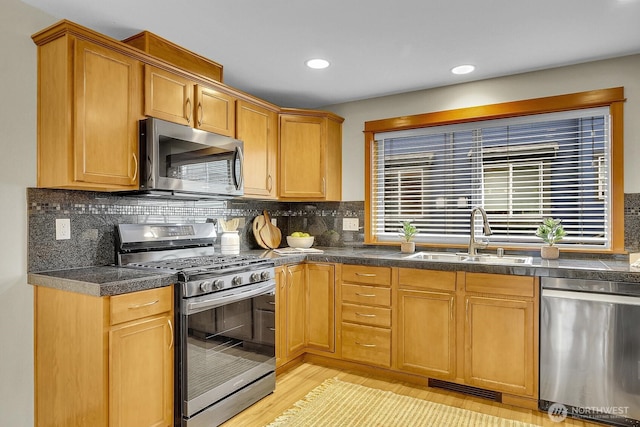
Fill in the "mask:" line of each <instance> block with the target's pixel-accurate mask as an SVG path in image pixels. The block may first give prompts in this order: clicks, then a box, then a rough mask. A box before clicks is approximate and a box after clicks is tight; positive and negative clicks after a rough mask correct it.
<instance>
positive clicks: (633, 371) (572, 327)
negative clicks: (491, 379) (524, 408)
mask: <svg viewBox="0 0 640 427" xmlns="http://www.w3.org/2000/svg"><path fill="white" fill-rule="evenodd" d="M541 285H542V298H541V304H540V400H539V407H540V409H541V410H544V411H549V416H550V417H553V416H559V417H565V416H570V417H575V418H583V419H590V420H594V421H598V422H602V423H606V424H611V425H618V426H639V425H640V421H639V420H640V283H625V282H608V281H599V280H582V279H560V278H548V277H544V278H542V279H541ZM552 419H554V418H552ZM556 420H557V419H556Z"/></svg>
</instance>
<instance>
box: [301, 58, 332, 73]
mask: <svg viewBox="0 0 640 427" xmlns="http://www.w3.org/2000/svg"><path fill="white" fill-rule="evenodd" d="M305 64H307V67H309V68H313V69H316V70H321V69H323V68H327V67H328V66H329V61H327V60H326V59H320V58H314V59H310V60H308V61H307V62H305Z"/></svg>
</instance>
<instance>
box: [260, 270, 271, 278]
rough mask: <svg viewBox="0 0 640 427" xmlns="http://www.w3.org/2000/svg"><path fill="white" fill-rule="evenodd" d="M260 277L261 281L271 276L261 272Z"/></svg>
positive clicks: (266, 272)
mask: <svg viewBox="0 0 640 427" xmlns="http://www.w3.org/2000/svg"><path fill="white" fill-rule="evenodd" d="M260 277H262V280H267V279H269V278H270V277H271V274H269V272H268V271H263V272H262V274H261V275H260Z"/></svg>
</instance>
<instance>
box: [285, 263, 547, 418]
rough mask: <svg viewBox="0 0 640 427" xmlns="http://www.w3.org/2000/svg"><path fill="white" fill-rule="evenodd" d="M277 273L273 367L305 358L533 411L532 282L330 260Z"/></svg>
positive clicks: (534, 327) (535, 290) (534, 286)
mask: <svg viewBox="0 0 640 427" xmlns="http://www.w3.org/2000/svg"><path fill="white" fill-rule="evenodd" d="M277 271H278V273H277V276H276V277H277V286H278V287H277V292H278V295H277V309H276V317H277V318H278V320H277V325H278V327H277V329H276V342H277V346H276V356H277V357H276V358H277V362H276V363H277V366H282V365H283V364H285V363H287V362H289V361H291V360H292V359H295V358H297V357H298V356H300V355H302V354H303V353H305V352H309V353H313V354H316V355H326V356H328V357H331V358H333V359H342V360H345V361H351V362H356V363H360V364H365V365H370V366H375V367H378V368H386V369H388V370H393V371H400V372H406V373H409V374H412V375H419V376H422V377H428V378H436V379H441V380H444V381H448V382H451V383H455V384H457V385H458V386H457V387H459V386H460V385H462V386H473V387H479V388H483V389H487V390H491V391H495V392H499V393H502V399H503V402H505V403H511V404H514V405H518V406H524V407H528V408H531V407H535V405H536V402H537V393H538V355H537V352H538V316H539V315H538V307H539V289H538V280H537V279H536V278H534V277H526V276H512V275H504V274H485V273H473V272H455V271H437V270H423V269H413V268H391V267H374V266H364V265H348V264H343V265H335V264H328V263H327V264H325V263H305V264H299V265H290V266H284V267H279V268H278V269H277ZM336 272H337V273H338V274H336ZM336 276H337V277H338V278H339V280H337V283H336ZM336 286H337V287H336ZM336 303H337V306H336ZM336 322H337V323H336Z"/></svg>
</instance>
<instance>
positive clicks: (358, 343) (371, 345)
mask: <svg viewBox="0 0 640 427" xmlns="http://www.w3.org/2000/svg"><path fill="white" fill-rule="evenodd" d="M356 344H357V345H359V346H361V347H367V348H373V347H376V345H375V344H363V343H360V342H358V341H356Z"/></svg>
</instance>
